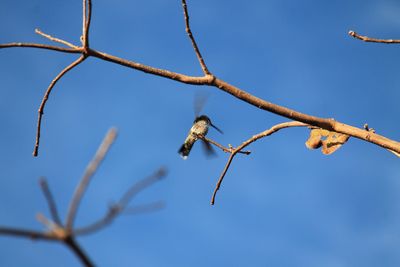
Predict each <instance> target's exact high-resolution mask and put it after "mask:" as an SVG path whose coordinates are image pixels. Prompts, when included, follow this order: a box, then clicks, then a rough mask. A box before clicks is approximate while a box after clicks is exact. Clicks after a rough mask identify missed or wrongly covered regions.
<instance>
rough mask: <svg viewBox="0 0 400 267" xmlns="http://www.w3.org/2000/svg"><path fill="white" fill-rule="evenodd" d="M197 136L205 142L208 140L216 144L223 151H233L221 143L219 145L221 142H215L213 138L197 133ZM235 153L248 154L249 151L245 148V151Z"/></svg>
mask: <svg viewBox="0 0 400 267" xmlns="http://www.w3.org/2000/svg"><path fill="white" fill-rule="evenodd" d="M198 137H199V138H200V139H202V140H204V141H206V142H209V143H210V144H213V145H214V146H216V147H219V148H220V149H221V150H222V151H224V152H226V153H232V151H233V148H227V147H224V146H223V145H221V144H219V143H217V142H215V141H214V140H211V139H210V138H207V137H205V136H204V135H199V136H198ZM237 153H241V154H245V155H250V154H251V151H249V150H245V151H238V152H237Z"/></svg>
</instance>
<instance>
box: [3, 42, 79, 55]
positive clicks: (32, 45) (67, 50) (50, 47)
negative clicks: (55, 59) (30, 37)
mask: <svg viewBox="0 0 400 267" xmlns="http://www.w3.org/2000/svg"><path fill="white" fill-rule="evenodd" d="M13 47H25V48H39V49H47V50H54V51H58V52H64V53H73V54H79V53H82V51H81V50H80V49H72V48H65V47H60V46H54V45H45V44H36V43H20V42H15V43H8V44H0V49H2V48H13Z"/></svg>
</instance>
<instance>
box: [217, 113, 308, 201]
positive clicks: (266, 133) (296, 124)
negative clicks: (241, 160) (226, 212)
mask: <svg viewBox="0 0 400 267" xmlns="http://www.w3.org/2000/svg"><path fill="white" fill-rule="evenodd" d="M307 126H310V125H308V124H305V123H302V122H298V121H290V122H284V123H280V124H277V125H275V126H272V127H271V128H270V129H268V130H265V131H263V132H261V133H259V134H256V135H254V136H252V137H251V138H249V139H248V140H247V141H245V142H243V143H242V144H241V145H240V146H238V147H237V148H235V149H233V151H232V152H231V155H230V156H229V158H228V161H227V163H226V164H225V167H224V169H223V171H222V173H221V175H220V177H219V179H218V182H217V184H216V186H215V189H214V192H213V194H212V197H211V205H214V203H215V196H216V195H217V192H218V190H219V188H220V187H221V183H222V181H223V179H224V177H225V174H226V172H227V171H228V169H229V167H230V165H231V163H232V160H233V158H234V157H235V156H236V154H237V153H239V151H240V150H242V149H243V148H245V147H247V146H248V145H250V144H251V143H253V142H255V141H257V140H258V139H261V138H263V137H266V136H269V135H271V134H273V133H275V132H277V131H279V130H281V129H284V128H289V127H307Z"/></svg>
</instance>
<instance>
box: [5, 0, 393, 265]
mask: <svg viewBox="0 0 400 267" xmlns="http://www.w3.org/2000/svg"><path fill="white" fill-rule="evenodd" d="M81 5H82V4H81V1H78V0H75V1H45V0H30V1H22V0H2V1H1V2H0V43H8V42H13V41H19V42H39V43H49V41H48V40H46V39H44V38H42V37H41V36H38V35H36V34H35V33H34V29H35V28H40V29H41V30H42V31H44V32H46V33H48V34H51V35H54V36H57V37H59V38H63V39H66V40H68V41H70V42H73V43H75V44H78V43H79V36H80V31H81ZM188 6H189V11H190V15H191V23H192V30H193V33H194V34H195V36H196V38H197V41H198V44H199V46H200V49H201V51H202V52H203V56H204V59H205V61H206V63H207V64H208V67H209V69H210V70H211V71H212V72H213V73H214V74H215V75H216V76H218V77H219V78H221V79H224V80H226V81H227V82H229V83H231V84H233V85H236V86H238V87H240V88H242V89H244V90H246V91H248V92H250V93H252V94H254V95H256V96H258V97H261V98H263V99H265V100H268V101H271V102H273V103H278V104H281V105H284V106H287V107H290V108H293V109H296V110H298V111H301V112H304V113H308V114H312V115H316V116H321V117H333V118H335V119H337V120H339V121H342V122H345V123H348V124H351V125H354V126H357V127H362V125H363V124H364V123H368V124H369V125H370V127H372V128H375V129H376V131H377V132H378V133H381V134H383V135H385V136H387V137H390V138H392V139H395V140H400V135H399V132H400V126H399V123H398V122H399V115H400V111H399V99H400V75H399V62H400V53H399V51H400V45H383V44H371V43H363V42H361V41H357V40H355V39H353V38H351V37H349V36H348V35H347V32H348V31H349V30H355V31H357V32H359V33H360V34H366V35H369V36H375V37H381V38H400V16H399V14H400V3H399V1H396V0H374V1H372V0H352V1H344V0H339V1H310V0H305V1H294V0H291V1H289V0H269V1H251V3H250V2H249V1H226V0H220V1H217V0H203V1H188ZM90 37H91V45H92V48H94V49H98V50H101V51H104V52H107V53H109V54H113V55H116V56H119V57H123V58H126V59H130V60H133V61H137V62H141V63H144V64H147V65H151V66H154V67H159V68H164V69H168V70H172V71H176V72H180V73H184V74H189V75H201V69H200V67H199V65H198V62H197V59H196V57H195V55H194V52H193V49H192V47H191V45H190V42H189V40H188V38H187V36H186V34H185V27H184V21H183V12H182V8H181V3H180V1H178V0H177V1H152V0H149V1H127V0H117V1H104V0H103V1H98V0H97V1H96V0H94V1H93V21H92V27H91V35H90ZM76 58H77V55H69V54H62V53H58V52H54V51H45V50H37V49H20V48H12V49H3V50H1V51H0V125H1V131H0V140H1V151H2V153H0V225H3V226H18V227H24V228H31V229H37V230H41V229H43V226H42V225H41V224H40V223H38V222H37V221H36V220H35V215H36V213H38V212H42V213H44V214H45V215H48V210H47V206H46V203H45V201H44V198H43V196H42V194H41V191H40V189H39V187H38V178H39V177H40V176H45V177H47V178H48V180H49V183H50V186H51V189H52V191H53V193H54V194H55V197H56V200H57V203H58V205H59V208H60V211H61V213H62V214H65V213H66V210H67V207H68V203H69V200H70V197H71V195H72V192H73V190H74V188H75V185H76V183H77V182H78V181H79V179H80V177H81V175H82V173H83V171H84V169H85V167H86V164H87V163H88V162H89V160H90V159H91V157H92V155H93V154H94V152H95V151H96V149H97V147H98V145H99V144H100V142H101V140H102V138H103V136H104V135H105V133H106V131H107V130H108V129H109V128H110V127H112V126H115V127H117V128H118V129H119V137H118V139H117V141H116V143H115V145H114V146H113V147H112V149H111V150H110V153H109V154H108V156H107V158H106V159H105V161H104V164H103V165H102V166H101V167H100V168H99V170H98V172H97V174H96V175H95V177H94V180H93V181H92V183H91V184H90V188H89V190H88V192H87V194H86V195H85V197H84V199H83V203H82V206H81V208H80V210H79V213H78V219H77V225H84V224H86V223H90V222H92V221H93V220H95V219H96V218H99V217H100V216H101V215H102V214H103V212H104V211H105V210H106V207H107V206H108V205H109V203H111V202H112V201H113V200H116V199H118V197H119V196H121V194H122V193H123V192H124V190H126V189H127V187H128V186H129V185H131V184H132V183H134V182H135V181H138V180H139V179H141V178H143V177H145V176H147V175H149V174H151V173H153V172H154V170H156V169H157V168H158V167H160V166H166V167H167V168H168V170H169V172H168V176H167V179H165V180H163V181H162V182H160V183H158V184H157V185H155V186H154V187H152V188H149V189H147V190H146V191H144V192H142V193H141V194H140V195H139V196H138V198H137V199H135V201H136V203H147V202H150V201H156V200H163V201H165V203H166V208H165V209H163V210H162V211H159V212H156V213H152V214H142V215H136V216H122V217H119V218H118V219H117V220H116V221H115V223H114V224H112V225H111V226H110V227H108V228H106V229H104V230H103V231H101V232H98V233H95V234H93V235H89V236H84V237H81V238H79V239H78V241H79V242H80V243H81V245H82V246H83V248H84V249H85V251H86V252H87V254H88V255H89V256H90V257H91V258H92V259H93V260H94V262H95V263H96V264H97V265H99V266H145V267H147V266H171V267H172V266H174V267H175V266H194V267H196V266H284V267H286V266H288V267H291V266H304V267H306V266H307V267H312V266H327V267H342V266H343V267H346V266H349V267H350V266H363V267H369V266H371V267H373V266H389V267H390V266H400V204H399V203H400V194H399V193H400V170H399V169H400V168H399V167H400V163H399V162H400V161H399V158H396V157H395V156H394V155H393V154H391V153H389V152H387V151H386V150H384V149H381V148H379V147H377V146H374V145H371V144H368V143H365V142H362V141H360V140H355V139H350V141H349V142H348V144H346V145H345V146H344V147H342V148H341V149H340V150H338V151H337V152H336V153H335V154H333V155H331V156H325V155H322V154H321V153H320V152H319V151H310V150H308V149H307V148H306V147H305V145H304V142H305V141H306V139H307V136H308V131H307V130H306V129H289V130H284V131H282V132H280V133H278V134H275V135H273V136H271V137H269V138H267V139H264V140H262V141H259V142H257V143H255V144H253V145H252V146H251V147H249V149H250V150H251V151H252V152H253V153H252V154H251V155H250V156H238V157H237V158H236V160H235V161H234V163H233V165H232V167H231V169H230V170H229V172H228V174H227V176H226V179H225V181H224V183H223V185H222V188H221V190H220V191H219V195H218V197H217V202H216V205H215V206H213V207H211V206H210V205H209V200H210V197H211V193H212V191H213V189H214V186H215V183H216V180H217V178H218V176H219V174H220V172H221V171H222V169H223V167H224V164H225V162H226V160H227V155H226V154H224V153H222V152H221V151H218V152H217V153H218V157H217V158H213V159H207V158H206V157H205V156H204V154H203V153H202V151H201V148H200V146H199V145H198V144H197V145H195V146H194V148H193V150H192V153H191V155H190V156H189V158H188V159H187V160H186V161H184V160H182V159H181V158H180V157H179V155H178V154H177V150H178V148H179V146H180V145H181V144H182V142H183V140H184V139H185V136H186V134H187V131H188V130H189V128H190V126H191V123H192V121H193V119H194V114H193V99H194V96H195V94H196V92H198V91H201V92H205V93H206V94H208V95H209V99H208V102H207V103H206V105H205V107H204V110H203V113H205V114H207V115H209V116H210V117H211V119H212V120H213V122H214V123H215V125H217V126H218V127H219V128H221V129H222V130H223V131H224V135H220V134H219V133H218V132H216V131H214V130H210V132H209V137H210V138H212V139H215V140H217V141H218V142H220V143H222V144H225V145H228V144H232V145H234V146H235V145H238V144H240V143H242V142H243V141H244V140H246V139H247V138H249V137H251V136H252V135H254V134H256V133H258V132H261V131H263V130H265V129H267V128H269V127H271V126H272V125H274V124H276V123H280V122H284V121H287V120H286V119H284V118H281V117H278V116H276V115H273V114H269V113H267V112H264V111H261V110H259V109H257V108H255V107H252V106H250V105H248V104H246V103H244V102H241V101H239V100H237V99H235V98H233V97H232V96H230V95H227V94H226V93H223V92H221V91H218V89H216V88H208V87H195V86H191V85H185V84H180V83H177V82H174V81H171V80H167V79H164V78H159V77H153V76H150V75H147V74H144V73H141V72H138V71H135V70H132V69H127V68H124V67H122V66H118V65H115V64H112V63H108V62H102V61H100V60H98V59H95V58H89V59H88V60H87V61H85V62H84V63H83V64H81V65H80V66H78V67H77V68H76V69H74V70H72V71H71V72H70V73H68V74H67V75H66V76H65V77H64V78H63V79H62V80H61V81H60V82H59V83H58V84H57V85H56V87H55V89H54V91H53V93H52V94H51V96H50V99H49V102H48V105H47V106H46V109H45V115H44V118H43V120H44V121H43V128H42V130H43V132H42V139H41V141H42V143H41V147H40V151H39V153H40V154H39V157H38V158H33V157H32V156H31V152H32V149H33V145H34V140H35V130H36V129H35V127H36V118H37V109H38V107H39V104H40V101H41V98H42V95H43V93H44V91H45V89H46V88H47V86H48V84H49V83H50V81H51V80H52V79H53V78H54V77H55V76H56V75H57V73H58V72H60V71H61V70H62V69H63V68H64V67H65V66H67V65H68V64H69V63H70V62H72V61H73V60H75V59H76ZM134 203H135V202H134ZM38 265H40V266H79V265H80V263H79V261H78V260H77V259H76V258H75V257H74V255H73V254H72V253H71V252H70V251H69V250H68V249H67V248H65V247H64V246H61V245H59V244H53V243H46V242H34V241H30V240H25V239H16V238H10V237H0V266H11V267H12V266H38Z"/></svg>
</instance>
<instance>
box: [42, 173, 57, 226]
mask: <svg viewBox="0 0 400 267" xmlns="http://www.w3.org/2000/svg"><path fill="white" fill-rule="evenodd" d="M39 183H40V188H41V189H42V192H43V195H44V197H45V198H46V202H47V205H48V206H49V210H50V214H51V217H52V219H53V220H54V222H55V223H56V224H58V225H60V226H62V222H61V219H60V216H59V215H58V210H57V205H56V202H55V201H54V197H53V194H52V193H51V191H50V189H49V185H48V183H47V181H46V178H44V177H42V178H41V179H40V180H39Z"/></svg>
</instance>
